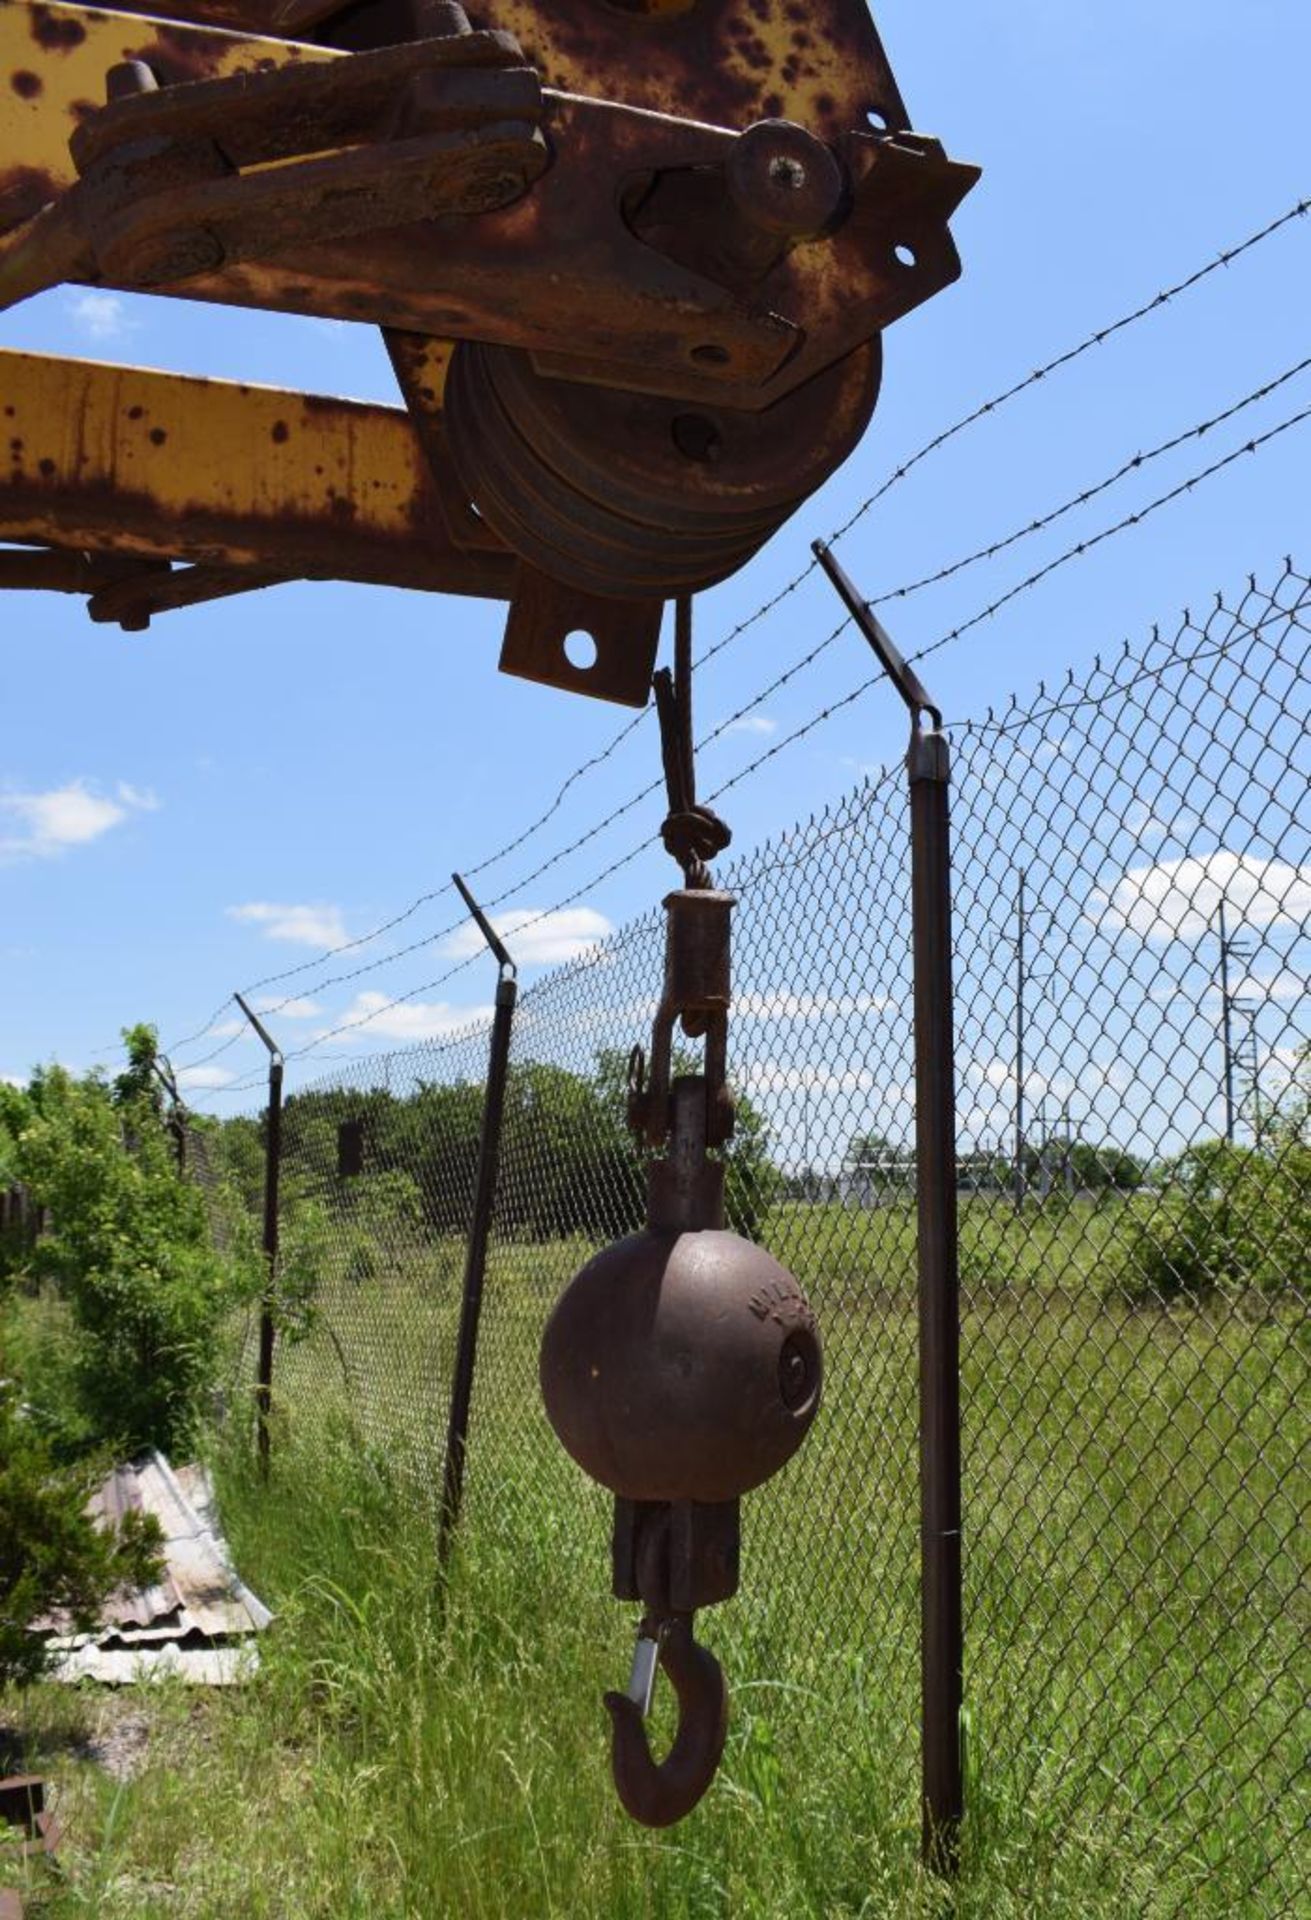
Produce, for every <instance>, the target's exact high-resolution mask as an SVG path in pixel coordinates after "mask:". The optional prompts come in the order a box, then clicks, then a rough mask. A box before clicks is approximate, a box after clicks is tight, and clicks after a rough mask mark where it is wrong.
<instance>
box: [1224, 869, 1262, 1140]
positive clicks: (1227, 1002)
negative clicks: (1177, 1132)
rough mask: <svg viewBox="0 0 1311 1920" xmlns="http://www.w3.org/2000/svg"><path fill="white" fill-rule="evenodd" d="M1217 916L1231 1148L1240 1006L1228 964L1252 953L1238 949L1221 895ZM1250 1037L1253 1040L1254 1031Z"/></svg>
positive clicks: (1235, 1112)
mask: <svg viewBox="0 0 1311 1920" xmlns="http://www.w3.org/2000/svg"><path fill="white" fill-rule="evenodd" d="M1218 917H1219V922H1220V1039H1221V1044H1222V1046H1223V1048H1224V1096H1225V1143H1226V1145H1228V1146H1231V1147H1232V1146H1233V1144H1234V1129H1235V1126H1236V1123H1237V1119H1238V1108H1237V1104H1236V1102H1235V1100H1234V1062H1235V1052H1234V1009H1235V1007H1236V1006H1237V1005H1238V1004H1239V1003H1238V997H1237V995H1236V994H1235V993H1234V992H1233V990H1232V988H1231V987H1230V984H1229V962H1230V959H1231V958H1232V959H1234V960H1242V961H1243V962H1246V961H1248V960H1250V959H1251V952H1250V949H1248V948H1246V947H1240V946H1239V944H1238V939H1237V936H1236V935H1234V934H1231V933H1230V931H1229V925H1228V921H1227V920H1226V918H1225V902H1224V895H1223V894H1222V895H1221V896H1220V906H1219V911H1218ZM1253 1038H1254V1039H1255V1031H1254V1032H1253Z"/></svg>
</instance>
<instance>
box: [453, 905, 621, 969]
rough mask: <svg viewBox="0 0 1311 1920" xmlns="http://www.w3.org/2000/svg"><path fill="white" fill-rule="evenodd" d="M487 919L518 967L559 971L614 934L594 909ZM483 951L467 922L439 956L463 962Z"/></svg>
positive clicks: (520, 911) (527, 910)
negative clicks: (555, 968) (568, 962)
mask: <svg viewBox="0 0 1311 1920" xmlns="http://www.w3.org/2000/svg"><path fill="white" fill-rule="evenodd" d="M489 917H490V919H491V922H492V925H493V926H494V927H495V929H496V931H497V933H498V934H499V935H500V937H501V939H502V940H504V942H505V944H506V946H507V947H508V948H509V951H510V958H511V959H512V960H513V961H514V962H515V963H516V965H518V966H521V967H539V966H540V967H558V966H559V965H560V964H561V963H562V962H563V961H566V960H576V959H577V958H578V956H579V955H580V954H582V953H586V952H587V950H588V948H589V947H593V946H595V945H596V942H597V941H598V940H604V939H605V937H606V935H607V934H609V933H613V932H614V927H613V926H612V924H611V923H610V921H609V920H607V919H606V917H605V915H604V914H603V913H598V912H597V911H596V909H595V908H594V907H561V908H559V909H558V910H557V911H556V912H555V913H546V914H543V913H541V912H539V911H538V909H537V908H535V907H520V908H517V909H516V910H515V911H514V912H513V913H498V914H492V915H491V916H489ZM486 950H487V943H486V941H485V940H484V939H483V937H482V934H481V933H480V932H479V931H478V928H477V927H476V926H475V924H474V922H473V921H472V920H468V921H466V922H465V924H464V925H463V926H462V927H461V928H460V930H459V932H458V933H454V934H452V935H451V937H450V939H449V940H448V941H447V942H446V944H445V946H444V947H443V949H442V952H443V953H444V954H445V955H446V956H447V957H448V958H449V959H452V960H464V959H467V958H468V956H469V955H470V954H473V953H485V952H486Z"/></svg>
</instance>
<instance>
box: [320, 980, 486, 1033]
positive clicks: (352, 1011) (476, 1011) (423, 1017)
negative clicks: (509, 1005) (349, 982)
mask: <svg viewBox="0 0 1311 1920" xmlns="http://www.w3.org/2000/svg"><path fill="white" fill-rule="evenodd" d="M491 1017H492V1009H491V1008H490V1007H455V1006H451V1005H450V1004H449V1002H447V1001H445V1000H433V1001H423V1000H389V999H388V998H387V996H386V994H385V993H376V992H365V993H359V994H357V995H356V996H355V999H354V1001H353V1003H352V1004H351V1005H350V1006H349V1007H348V1008H347V1009H346V1011H345V1013H344V1014H343V1015H342V1017H341V1021H340V1022H339V1023H338V1024H340V1025H342V1026H347V1025H349V1026H355V1027H366V1028H367V1029H368V1031H369V1032H370V1033H376V1034H379V1035H381V1037H382V1038H383V1039H385V1040H442V1039H445V1038H446V1037H447V1035H449V1034H452V1033H458V1032H459V1031H460V1030H461V1029H462V1028H464V1027H469V1026H473V1025H474V1024H476V1023H477V1022H479V1021H483V1020H490V1019H491ZM320 1037H321V1036H320Z"/></svg>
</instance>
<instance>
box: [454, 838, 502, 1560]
mask: <svg viewBox="0 0 1311 1920" xmlns="http://www.w3.org/2000/svg"><path fill="white" fill-rule="evenodd" d="M451 878H452V880H453V881H454V882H455V884H456V886H457V887H458V888H459V890H460V893H461V895H462V896H463V899H464V903H465V905H466V906H467V907H468V909H469V912H470V913H471V914H472V915H473V918H474V921H475V922H476V924H477V926H478V928H479V930H480V932H481V933H482V936H483V939H484V940H485V941H486V942H487V945H488V946H489V947H490V948H491V951H492V953H493V955H494V956H495V958H496V962H497V965H498V966H499V968H500V977H499V979H498V980H497V983H496V1012H495V1015H494V1016H493V1019H492V1039H491V1047H490V1050H489V1053H488V1060H487V1090H486V1093H485V1095H484V1098H483V1119H482V1131H481V1134H480V1136H479V1141H478V1173H477V1179H476V1182H475V1185H474V1196H473V1218H472V1219H471V1221H470V1223H469V1245H468V1249H467V1252H466V1254H465V1261H464V1291H463V1294H462V1296H461V1300H460V1330H459V1334H458V1336H457V1339H456V1345H455V1369H454V1373H453V1374H452V1378H451V1413H450V1420H449V1422H448V1425H447V1429H446V1460H445V1465H444V1467H443V1471H442V1498H441V1510H440V1513H439V1516H438V1522H437V1564H438V1566H439V1567H440V1568H442V1569H444V1568H445V1567H446V1564H447V1562H448V1561H449V1559H450V1554H451V1547H452V1545H453V1544H454V1539H455V1528H456V1525H457V1523H458V1521H459V1518H460V1506H461V1503H462V1501H463V1498H464V1461H465V1453H466V1450H467V1448H468V1442H469V1409H470V1405H471V1402H472V1399H473V1376H474V1367H475V1365H476V1362H477V1358H478V1322H479V1319H480V1316H481V1314H482V1302H483V1277H484V1275H485V1273H486V1271H487V1243H488V1240H489V1238H490V1235H491V1226H492V1207H493V1204H494V1202H495V1199H496V1176H497V1172H498V1170H499V1166H500V1158H501V1121H502V1118H503V1116H504V1113H505V1083H506V1078H507V1075H508V1072H509V1066H510V1036H511V1032H512V1029H513V1026H514V1007H515V1000H516V998H517V995H518V985H517V981H516V978H515V966H514V962H513V960H512V959H511V958H510V956H509V954H508V953H507V952H506V950H505V947H504V945H503V944H502V942H501V939H500V937H499V935H498V934H497V932H496V929H495V928H494V927H493V926H492V924H491V922H490V921H489V920H488V919H487V917H486V915H485V914H484V913H483V911H482V908H481V907H480V906H479V905H478V903H477V901H476V900H475V899H474V897H473V895H472V894H471V893H470V891H469V889H468V887H466V885H465V884H464V881H463V880H462V879H461V878H460V876H459V874H458V873H453V874H452V875H451Z"/></svg>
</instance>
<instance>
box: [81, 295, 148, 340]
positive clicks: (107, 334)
mask: <svg viewBox="0 0 1311 1920" xmlns="http://www.w3.org/2000/svg"><path fill="white" fill-rule="evenodd" d="M68 317H69V319H70V320H71V321H72V322H73V324H74V326H76V327H80V328H81V329H82V331H83V333H85V334H87V335H88V336H89V337H90V338H91V339H92V340H119V339H121V338H122V337H123V335H124V334H125V333H131V332H132V331H133V330H134V328H135V326H136V322H135V320H133V319H132V318H131V317H130V316H129V314H128V310H127V305H126V303H125V302H124V301H123V300H122V299H121V298H120V297H119V295H118V294H116V293H95V292H91V291H87V292H84V293H75V294H72V295H70V297H69V301H68Z"/></svg>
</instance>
